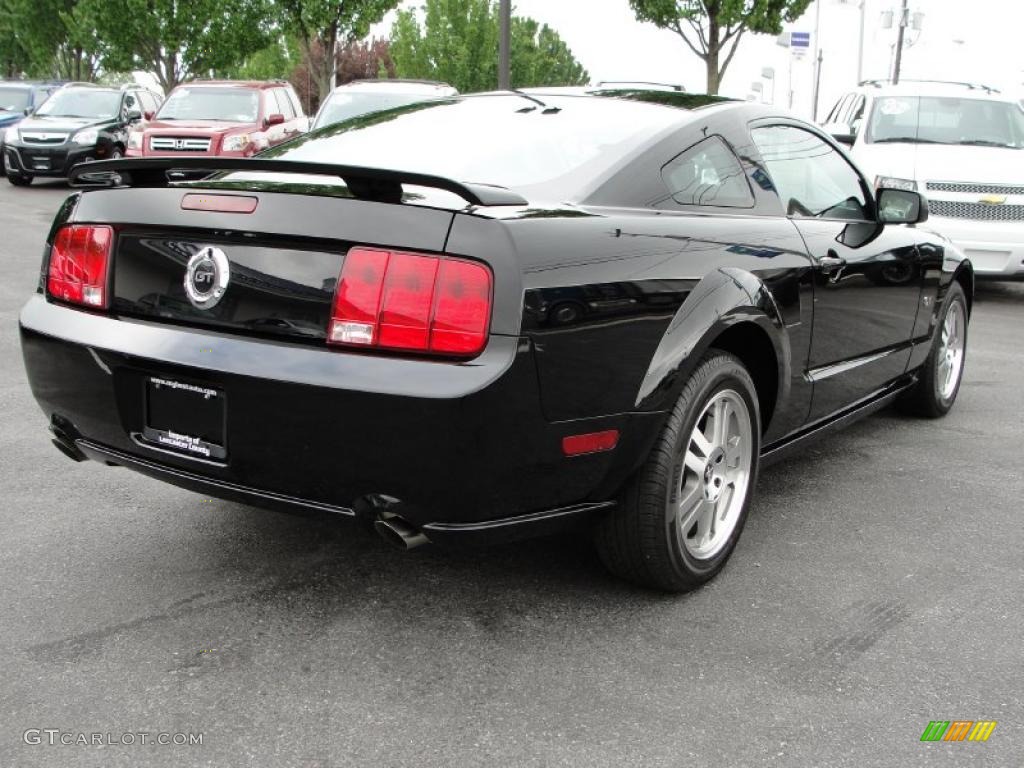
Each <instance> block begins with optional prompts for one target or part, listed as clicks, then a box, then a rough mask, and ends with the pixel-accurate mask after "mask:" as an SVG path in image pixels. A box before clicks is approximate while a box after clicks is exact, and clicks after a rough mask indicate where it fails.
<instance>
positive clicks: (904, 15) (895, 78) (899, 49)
mask: <svg viewBox="0 0 1024 768" xmlns="http://www.w3.org/2000/svg"><path fill="white" fill-rule="evenodd" d="M907 2H908V0H903V6H902V7H901V8H900V18H899V31H898V32H897V33H896V63H895V64H893V68H892V84H893V85H899V83H900V65H901V64H902V63H903V35H904V33H905V32H906V31H907V21H908V19H909V17H910V9H909V8H907Z"/></svg>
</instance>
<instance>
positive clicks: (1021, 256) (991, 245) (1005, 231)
mask: <svg viewBox="0 0 1024 768" xmlns="http://www.w3.org/2000/svg"><path fill="white" fill-rule="evenodd" d="M928 226H929V227H932V228H934V229H935V230H936V231H938V232H940V233H941V234H943V235H945V236H946V237H948V238H949V239H950V240H952V241H953V243H954V244H955V245H956V246H957V247H958V248H959V249H960V250H961V251H963V253H964V255H965V256H967V258H969V259H970V260H971V265H972V266H973V267H974V274H975V275H976V276H977V277H980V278H986V277H987V278H997V279H999V278H1002V279H1007V278H1024V222H1019V223H1017V222H999V221H973V220H968V219H950V218H943V217H939V216H933V217H931V218H930V219H929V221H928Z"/></svg>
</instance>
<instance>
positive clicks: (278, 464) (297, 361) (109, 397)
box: [21, 295, 663, 542]
mask: <svg viewBox="0 0 1024 768" xmlns="http://www.w3.org/2000/svg"><path fill="white" fill-rule="evenodd" d="M21 339H22V350H23V354H24V359H25V366H26V370H27V373H28V378H29V382H30V384H31V386H32V391H33V394H34V395H35V397H36V400H37V401H38V402H39V405H40V406H41V408H42V409H43V411H44V413H45V414H46V415H47V416H48V417H49V418H50V419H51V421H54V422H55V423H57V424H59V425H60V427H61V429H62V431H63V432H64V433H65V434H66V435H67V436H68V437H69V438H70V439H71V440H72V441H74V443H75V444H76V445H77V446H78V448H79V450H81V451H82V452H83V453H84V454H85V455H86V456H88V457H89V458H91V459H94V460H98V461H102V462H108V463H113V464H119V465H123V466H127V467H129V468H132V469H135V470H137V471H139V472H142V473H144V474H147V475H150V476H153V477H157V478H159V479H161V480H164V481H166V482H170V483H173V484H176V485H179V486H183V487H186V488H190V489H192V490H196V491H199V492H202V493H206V494H208V495H212V496H218V497H222V498H228V499H232V500H237V501H242V502H245V503H251V504H254V505H258V506H265V507H271V508H277V509H284V510H288V511H314V512H315V511H321V512H324V511H326V512H334V513H340V514H343V515H349V514H353V515H354V514H364V513H367V514H371V513H372V511H373V509H374V508H375V505H378V504H379V503H380V501H381V500H382V499H386V500H389V501H388V503H389V504H398V505H400V507H401V509H400V513H401V515H402V516H403V517H405V518H406V519H407V520H408V521H409V522H410V523H412V524H414V525H416V526H418V527H421V528H423V529H424V531H425V532H426V533H427V535H428V538H430V539H431V540H432V541H437V542H454V541H457V540H459V539H463V540H474V541H486V540H496V539H508V538H518V537H523V536H529V535H533V534H536V533H544V532H548V531H551V530H555V529H557V528H560V527H564V526H565V525H568V524H570V523H571V522H573V521H574V520H576V519H578V518H580V517H582V516H586V515H588V514H590V513H592V512H595V511H597V510H599V509H602V508H604V507H606V506H607V502H608V501H609V500H610V499H611V498H613V496H614V492H615V490H616V489H617V488H618V486H619V485H620V484H621V481H622V479H624V477H625V476H627V475H628V472H629V471H631V470H632V469H633V466H634V464H635V461H634V459H635V457H637V456H641V455H644V454H643V453H642V451H643V450H644V448H643V446H646V445H649V443H650V441H651V440H653V436H654V435H656V433H657V429H658V428H659V426H660V423H661V419H662V418H663V417H662V416H661V415H660V414H643V415H639V414H634V415H616V416H608V417H601V418H595V419H587V420H582V421H575V422H564V423H550V422H548V421H546V420H545V419H544V417H543V413H542V410H541V406H540V393H539V391H538V384H537V381H538V380H537V373H536V368H535V365H534V360H533V352H532V350H531V349H530V347H529V345H528V344H527V343H526V342H525V341H522V340H520V339H518V338H516V337H502V336H495V337H492V339H491V341H490V343H489V345H488V348H487V350H485V352H484V354H483V355H482V356H481V357H479V358H477V359H476V360H473V361H471V362H469V363H449V362H436V361H424V360H405V359H395V358H386V357H378V356H368V355H357V354H347V353H339V352H336V351H332V350H328V349H324V348H319V347H309V346H300V345H297V344H288V343H280V342H275V341H264V340H257V339H252V338H243V337H236V336H231V335H227V334H214V333H210V332H199V331H195V330H191V329H185V328H180V327H176V326H169V325H163V324H159V323H147V322H138V321H128V320H117V319H114V318H111V317H107V316H102V315H95V314H91V313H88V312H82V311H78V310H74V309H70V308H67V307H63V306H60V305H57V304H52V303H49V302H47V301H46V300H45V299H44V298H43V297H42V296H40V295H36V296H34V297H33V298H32V299H31V300H30V301H29V302H28V304H26V306H25V308H24V309H23V311H22V314H21ZM150 375H159V376H163V377H171V378H175V379H178V380H181V381H185V382H190V383H195V384H199V385H206V386H213V387H216V388H218V389H221V390H223V391H224V393H225V396H226V401H227V403H228V409H227V434H228V446H229V449H228V458H227V460H226V461H224V462H211V461H204V460H199V459H193V458H190V457H187V456H183V455H179V454H177V453H173V452H169V451H166V450H162V449H158V448H155V447H153V446H150V445H147V444H146V443H145V441H143V440H140V433H141V429H142V425H143V421H144V404H143V391H144V382H145V378H146V377H147V376H150ZM613 428H618V429H620V430H621V431H622V434H623V437H622V440H621V441H620V444H619V447H618V448H617V449H616V450H615V451H614V452H611V453H605V454H594V455H590V456H580V457H575V458H572V459H567V458H565V457H564V456H563V455H562V453H561V440H562V438H563V437H564V436H566V435H568V434H577V433H581V432H589V431H598V430H603V429H613ZM158 492H159V490H158V489H157V488H154V493H158ZM395 500H397V501H395Z"/></svg>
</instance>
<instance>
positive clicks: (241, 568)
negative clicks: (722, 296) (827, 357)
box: [0, 182, 1024, 768]
mask: <svg viewBox="0 0 1024 768" xmlns="http://www.w3.org/2000/svg"><path fill="white" fill-rule="evenodd" d="M66 194H67V189H66V188H64V187H63V186H62V185H59V184H53V183H50V184H38V183H37V184H36V185H34V186H33V187H31V188H29V189H23V190H22V189H17V190H16V189H14V188H13V187H11V186H10V185H8V184H7V183H6V182H0V232H2V236H0V275H2V280H0V312H2V324H0V398H2V400H0V405H2V412H0V413H2V415H0V418H2V420H3V421H2V424H3V427H2V430H0V440H2V450H3V461H2V468H0V483H2V489H3V493H2V497H0V498H2V512H0V587H2V588H0V654H2V661H0V723H2V727H0V766H2V767H3V768H6V767H7V766H31V765H62V766H99V765H103V766H139V765H167V766H180V765H216V766H235V765H255V766H308V767H310V768H312V767H314V766H348V765H360V766H362V765H365V766H382V765H387V766H392V765H393V766H435V765H437V766H451V765H487V766H553V765H573V766H575V765H580V766H584V765H585V766H631V765H635V766H684V765H686V766H688V765H694V766H750V765H762V764H763V765H780V766H856V767H857V768H864V767H865V766H886V767H890V766H911V765H948V766H963V765H991V766H1005V767H1007V768H1010V767H1011V766H1019V765H1021V764H1022V760H1024V659H1022V650H1024V641H1022V637H1024V615H1022V612H1021V605H1022V599H1021V595H1022V594H1024V554H1022V552H1024V525H1022V520H1024V513H1022V504H1021V501H1022V498H1024V474H1022V470H1021V466H1022V456H1024V388H1022V384H1021V372H1022V371H1024V346H1022V343H1021V332H1022V331H1024V284H1017V285H1005V284H989V285H982V286H981V287H980V289H979V291H978V295H977V302H976V306H975V313H974V318H973V322H972V325H971V339H970V343H969V352H968V361H967V370H966V377H965V381H964V384H963V388H962V390H961V393H960V400H959V402H958V404H957V406H956V408H955V410H954V411H953V413H951V414H950V416H949V417H948V418H946V419H945V420H942V421H920V420H915V419H908V418H904V417H901V416H898V415H896V414H895V413H893V412H891V411H885V412H883V413H881V414H879V415H877V416H874V417H872V418H870V419H868V420H866V421H863V422H860V423H858V424H856V425H854V426H852V427H850V428H849V429H847V430H845V431H843V432H841V433H838V434H837V435H834V436H832V437H831V438H829V439H828V440H826V441H824V442H821V443H819V444H817V445H816V446H814V447H813V448H811V449H810V450H809V451H808V452H807V453H806V454H804V455H803V456H801V457H799V458H796V459H791V460H789V461H787V462H786V463H783V464H779V465H776V466H774V467H772V468H770V469H768V470H766V471H765V472H764V473H763V475H762V478H761V482H760V486H759V493H758V497H757V500H756V502H755V508H754V512H753V514H752V517H751V519H750V521H749V522H748V524H747V528H746V531H745V532H744V535H743V538H742V540H741V542H740V544H739V547H738V549H737V551H736V553H735V555H734V557H733V559H732V562H731V563H730V565H729V566H728V567H727V568H726V570H725V572H724V573H723V574H722V575H721V577H719V578H718V579H717V580H716V581H714V582H713V583H711V584H710V585H709V586H707V587H705V588H704V589H702V590H700V591H698V592H696V593H693V594H691V595H688V596H683V597H666V596H662V595H657V594H652V593H648V592H644V591H640V590H637V589H632V588H630V587H628V586H624V585H622V584H620V583H619V582H617V581H615V580H614V579H612V578H611V577H610V576H608V575H606V574H605V572H604V571H603V570H602V568H601V567H600V564H599V563H598V561H597V559H596V556H595V555H594V554H593V553H592V551H591V549H590V548H589V546H588V544H587V543H586V542H581V541H577V540H574V539H571V538H567V537H565V538H556V539H550V540H541V541H534V542H527V543H524V544H520V545H515V546H507V547H502V548H496V549H487V550H478V551H470V552H444V551H439V550H430V549H426V550H420V551H418V552H416V553H412V554H401V553H398V552H396V551H394V550H391V549H389V548H387V547H386V545H385V544H384V543H383V542H381V541H380V540H379V539H377V538H376V537H374V536H373V535H372V534H370V533H367V532H364V531H363V530H362V529H359V528H356V527H355V526H353V525H351V524H350V523H348V522H347V521H334V520H330V519H314V520H311V519H305V518H297V517H289V516H285V515H280V514H276V513H272V512H265V511H262V510H257V509H253V508H249V507H245V506H242V505H238V504H231V503H226V502H221V501H216V500H210V499H206V498H203V497H201V496H197V495H195V494H192V493H189V492H186V491H183V490H179V489H176V488H172V487H170V486H165V485H162V484H160V483H158V482H156V481H153V480H149V479H146V478H144V477H142V476H139V475H135V474H132V473H130V472H128V471H127V470H123V469H108V468H104V467H101V466H99V465H97V464H93V463H85V464H74V463H72V462H70V461H68V460H67V459H66V458H64V457H63V456H62V455H61V454H59V453H58V452H57V451H56V450H55V449H54V448H53V447H52V446H51V445H50V442H49V438H48V434H47V432H46V419H45V417H44V416H43V414H42V413H41V412H40V411H39V410H38V408H37V407H36V405H35V402H34V400H33V399H32V397H31V394H30V392H29V389H28V384H27V382H26V379H25V375H24V372H23V369H22V365H21V353H20V349H19V344H18V336H17V315H18V311H19V309H20V307H21V305H22V304H23V303H24V301H25V299H26V298H27V297H28V295H29V294H30V293H31V292H32V290H33V289H34V286H35V284H36V281H37V279H38V265H39V259H40V253H41V249H42V245H43V240H44V236H45V233H46V231H47V229H48V227H49V224H50V221H51V219H52V216H53V212H54V211H55V209H56V208H57V206H58V205H59V203H60V202H61V201H62V200H63V198H64V196H65V195H66ZM931 720H996V721H998V726H997V727H996V729H995V730H994V732H993V733H992V736H991V737H990V739H989V740H988V742H986V743H982V744H976V743H968V742H964V743H922V742H920V741H919V739H920V736H921V734H922V731H923V730H924V728H925V726H926V725H927V724H928V722H929V721H931ZM29 729H38V730H39V731H44V730H45V729H51V730H52V729H58V730H59V732H60V733H61V734H71V735H72V737H73V738H72V739H68V740H72V741H74V740H76V739H77V735H78V734H80V733H83V734H86V735H87V736H89V735H91V734H94V733H99V734H103V739H104V740H107V739H108V735H109V737H112V738H113V739H114V740H122V738H123V735H124V734H139V733H140V732H146V733H147V734H151V735H150V736H149V738H148V740H150V741H151V740H153V739H155V738H156V734H160V733H167V734H177V733H192V734H202V744H201V745H181V746H177V745H173V744H172V745H153V744H145V745H143V744H141V743H139V742H140V738H139V737H138V736H136V737H134V738H135V743H134V744H130V745H126V744H104V745H103V746H97V745H89V746H83V745H75V744H68V745H62V744H60V743H59V740H60V739H59V737H58V743H57V744H54V745H50V744H49V743H47V738H48V737H47V735H46V734H45V733H42V734H41V736H40V737H39V739H38V740H40V741H42V743H41V744H33V743H26V741H33V740H35V739H33V737H32V735H31V734H30V735H29V737H28V738H26V735H25V733H26V731H28V730H29Z"/></svg>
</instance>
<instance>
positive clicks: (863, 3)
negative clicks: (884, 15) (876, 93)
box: [857, 0, 868, 85]
mask: <svg viewBox="0 0 1024 768" xmlns="http://www.w3.org/2000/svg"><path fill="white" fill-rule="evenodd" d="M867 6H868V0H860V37H859V38H858V40H859V42H858V43H857V85H860V84H861V83H863V82H864V17H865V15H866V14H867V10H868V8H867Z"/></svg>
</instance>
